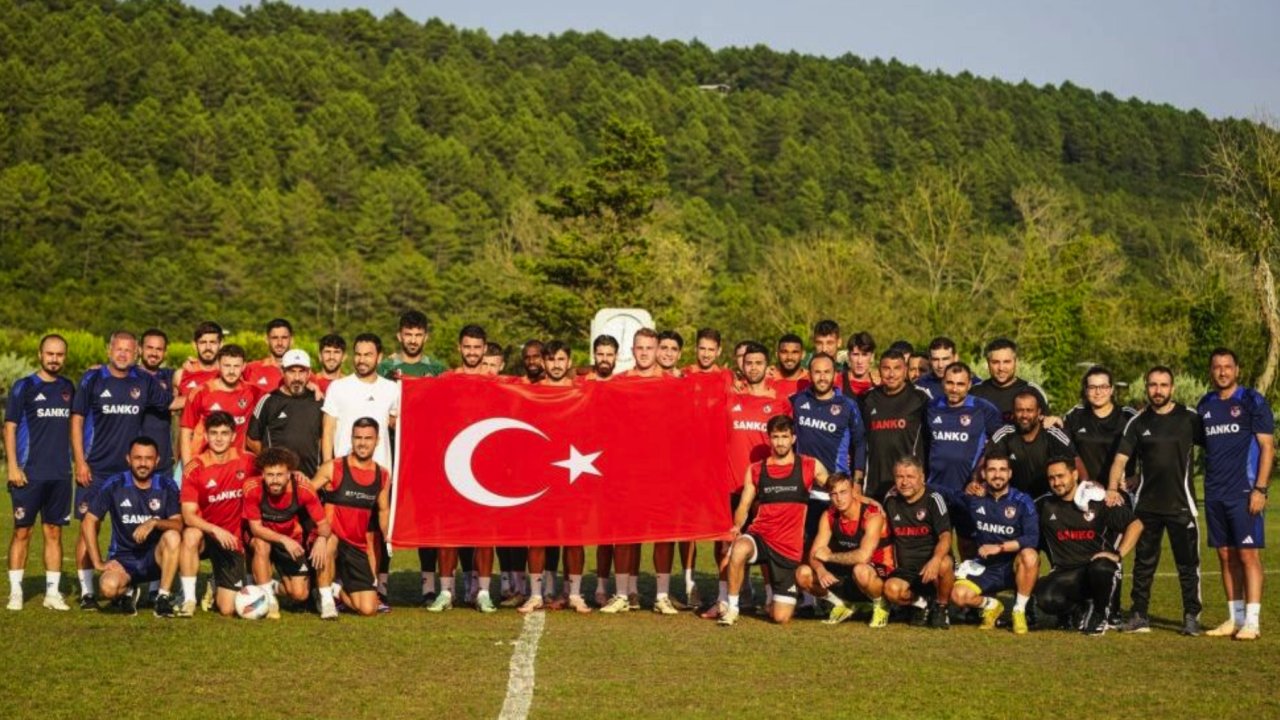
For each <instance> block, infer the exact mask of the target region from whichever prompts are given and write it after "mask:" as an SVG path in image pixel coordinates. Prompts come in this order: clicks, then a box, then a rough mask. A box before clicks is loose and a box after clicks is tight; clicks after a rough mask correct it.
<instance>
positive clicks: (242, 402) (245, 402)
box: [236, 398, 249, 410]
mask: <svg viewBox="0 0 1280 720" xmlns="http://www.w3.org/2000/svg"><path fill="white" fill-rule="evenodd" d="M236 405H238V406H239V407H240V409H241V410H243V409H245V408H246V407H248V406H249V401H248V400H246V399H245V398H240V399H239V400H237V401H236Z"/></svg>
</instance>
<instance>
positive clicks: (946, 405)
mask: <svg viewBox="0 0 1280 720" xmlns="http://www.w3.org/2000/svg"><path fill="white" fill-rule="evenodd" d="M943 376H944V378H945V379H944V380H943V384H942V391H943V393H944V394H942V395H939V396H937V397H935V398H934V399H933V400H932V401H930V403H929V407H928V409H927V410H926V411H925V426H926V427H928V428H929V430H928V432H929V468H928V469H929V474H928V476H927V484H928V485H929V489H930V490H936V491H938V493H939V494H940V495H942V497H943V499H945V500H946V501H947V510H948V511H949V512H950V513H951V522H952V525H953V526H954V528H955V530H956V534H957V535H958V536H959V543H960V555H961V557H968V556H969V555H970V554H971V553H970V550H971V549H972V548H970V547H968V544H969V538H970V536H972V535H973V531H974V528H973V525H972V523H971V522H970V517H969V515H968V514H967V513H966V512H965V507H966V501H965V498H964V489H965V486H966V485H968V484H969V481H970V480H971V479H972V478H973V475H974V471H975V469H976V468H977V466H978V461H979V459H981V458H982V454H983V452H984V451H985V450H986V449H987V443H989V442H990V441H991V438H992V437H994V436H995V435H996V434H998V433H999V431H1000V428H1001V427H1003V425H1002V424H1001V422H1000V412H999V411H998V410H996V408H995V406H994V405H992V404H991V403H989V402H987V401H986V400H983V399H982V398H977V397H973V396H972V395H970V394H969V388H970V387H971V383H972V382H973V373H972V371H971V370H969V366H968V365H965V364H964V363H952V364H951V365H950V366H948V367H947V369H946V370H945V371H943ZM1006 462H1007V460H1006Z"/></svg>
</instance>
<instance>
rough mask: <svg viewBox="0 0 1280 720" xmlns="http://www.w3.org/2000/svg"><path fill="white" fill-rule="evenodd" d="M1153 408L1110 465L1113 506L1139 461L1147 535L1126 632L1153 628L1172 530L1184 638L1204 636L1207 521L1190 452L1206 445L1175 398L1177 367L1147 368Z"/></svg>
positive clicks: (1136, 561)
mask: <svg viewBox="0 0 1280 720" xmlns="http://www.w3.org/2000/svg"><path fill="white" fill-rule="evenodd" d="M1146 383H1147V407H1146V408H1144V409H1143V411H1142V412H1140V413H1138V415H1137V417H1135V418H1133V419H1132V420H1130V421H1129V424H1128V425H1126V426H1125V429H1124V434H1123V435H1122V436H1121V437H1120V447H1119V448H1118V449H1117V450H1116V458H1115V460H1114V461H1112V463H1111V478H1110V484H1109V486H1108V492H1107V504H1108V505H1110V506H1111V507H1116V506H1118V505H1120V504H1121V503H1122V502H1123V499H1122V498H1121V497H1120V492H1119V491H1120V482H1121V481H1122V480H1124V478H1125V466H1126V465H1127V464H1128V462H1129V458H1131V457H1134V458H1137V459H1138V485H1137V487H1135V488H1131V489H1132V490H1133V494H1134V514H1135V515H1137V517H1138V519H1139V520H1141V521H1142V535H1141V536H1140V537H1139V538H1138V546H1137V548H1136V550H1135V551H1134V556H1133V589H1132V591H1131V592H1130V598H1131V599H1132V601H1133V606H1132V608H1131V609H1130V615H1129V622H1128V623H1126V624H1125V626H1124V627H1123V628H1122V630H1124V631H1125V632H1150V631H1151V621H1150V620H1149V619H1148V617H1147V607H1148V605H1149V604H1150V602H1151V584H1152V582H1153V581H1154V580H1155V575H1156V566H1157V565H1159V563H1160V541H1161V537H1162V536H1163V535H1165V534H1166V533H1167V534H1168V536H1169V547H1170V548H1171V549H1172V550H1173V562H1174V565H1175V566H1176V568H1177V570H1178V583H1179V585H1180V586H1181V590H1182V613H1183V615H1182V629H1181V631H1180V632H1181V633H1182V634H1183V635H1190V636H1194V635H1199V634H1200V609H1201V605H1200V523H1199V520H1198V517H1197V516H1198V515H1199V513H1198V512H1197V510H1196V502H1195V487H1194V485H1193V476H1192V473H1191V456H1192V453H1193V452H1194V450H1195V446H1196V445H1202V444H1204V426H1203V424H1202V423H1201V420H1200V416H1199V415H1197V414H1196V413H1195V412H1194V411H1192V410H1190V409H1188V408H1187V407H1186V406H1185V405H1183V404H1182V403H1179V402H1175V401H1174V400H1173V371H1172V370H1170V369H1169V368H1167V367H1165V366H1163V365H1159V366H1156V367H1153V368H1151V369H1150V370H1148V371H1147V376H1146Z"/></svg>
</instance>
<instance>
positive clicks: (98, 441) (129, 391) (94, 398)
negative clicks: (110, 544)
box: [71, 330, 169, 610]
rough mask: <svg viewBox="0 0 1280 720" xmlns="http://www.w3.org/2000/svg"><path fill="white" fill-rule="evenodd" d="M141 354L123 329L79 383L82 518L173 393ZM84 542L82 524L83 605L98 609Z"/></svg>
mask: <svg viewBox="0 0 1280 720" xmlns="http://www.w3.org/2000/svg"><path fill="white" fill-rule="evenodd" d="M137 358H138V338H137V336H135V335H134V334H133V333H131V332H128V331H124V330H118V331H116V332H114V333H112V334H111V337H110V339H109V340H108V342H107V363H106V364H105V365H102V366H99V367H97V368H93V369H91V370H89V371H87V372H86V373H85V374H84V376H83V377H82V378H81V379H80V384H79V386H78V387H77V388H76V392H75V395H74V397H73V401H72V403H71V455H72V457H73V459H74V462H75V481H76V485H77V487H76V497H75V501H74V503H75V505H74V507H75V517H76V519H77V520H80V519H83V518H84V514H85V513H86V512H88V510H89V506H90V504H91V503H92V501H93V496H94V494H95V493H97V491H98V488H100V487H101V485H102V482H103V481H104V480H105V479H106V478H107V477H110V476H112V475H117V474H119V473H122V472H124V471H126V470H128V469H129V468H128V465H127V464H126V463H127V458H128V457H129V448H130V447H131V443H132V442H133V440H134V439H135V438H138V437H140V436H141V434H142V420H143V414H144V412H146V411H149V410H156V411H162V410H165V409H167V408H168V402H167V401H168V399H169V393H167V392H165V391H164V390H163V389H162V388H161V387H160V386H159V385H158V384H157V383H156V382H155V379H154V378H152V377H151V376H150V375H148V374H147V373H146V372H145V371H143V370H142V369H141V368H139V367H138V366H137V365H136V362H137ZM153 442H154V441H153ZM152 467H153V469H154V465H153V466H152ZM84 542H85V534H84V532H83V529H82V532H81V533H80V537H79V538H78V539H77V540H76V567H77V568H78V575H79V577H80V609H81V610H97V609H98V603H97V601H96V600H94V597H93V568H92V566H91V565H90V564H89V553H88V550H87V548H86V545H85V544H84Z"/></svg>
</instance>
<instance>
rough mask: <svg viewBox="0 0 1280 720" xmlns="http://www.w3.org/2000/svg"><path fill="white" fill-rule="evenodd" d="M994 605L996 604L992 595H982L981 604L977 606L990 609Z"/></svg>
mask: <svg viewBox="0 0 1280 720" xmlns="http://www.w3.org/2000/svg"><path fill="white" fill-rule="evenodd" d="M995 606H996V599H995V598H993V597H984V598H982V604H981V605H979V606H978V607H979V608H981V609H983V610H990V609H991V608H993V607H995Z"/></svg>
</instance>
